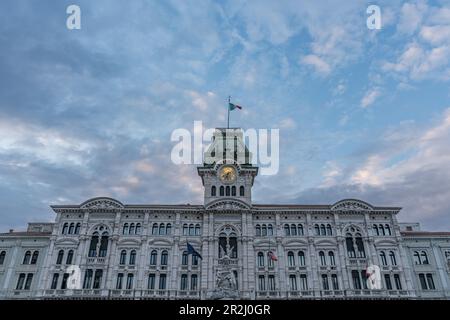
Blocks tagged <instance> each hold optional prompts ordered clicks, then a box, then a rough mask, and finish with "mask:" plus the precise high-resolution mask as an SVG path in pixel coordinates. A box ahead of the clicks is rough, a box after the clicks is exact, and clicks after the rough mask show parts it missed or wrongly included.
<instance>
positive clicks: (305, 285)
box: [300, 274, 308, 291]
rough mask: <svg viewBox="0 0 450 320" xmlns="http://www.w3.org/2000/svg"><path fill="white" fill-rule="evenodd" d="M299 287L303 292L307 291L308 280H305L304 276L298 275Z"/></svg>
mask: <svg viewBox="0 0 450 320" xmlns="http://www.w3.org/2000/svg"><path fill="white" fill-rule="evenodd" d="M300 285H301V289H302V290H303V291H306V290H308V278H307V276H306V274H301V275H300Z"/></svg>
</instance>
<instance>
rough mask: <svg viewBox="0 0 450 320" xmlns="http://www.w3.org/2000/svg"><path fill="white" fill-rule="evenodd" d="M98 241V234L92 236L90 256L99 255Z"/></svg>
mask: <svg viewBox="0 0 450 320" xmlns="http://www.w3.org/2000/svg"><path fill="white" fill-rule="evenodd" d="M97 243H98V234H97V233H96V234H94V235H93V236H92V238H91V244H90V245H89V257H95V256H97Z"/></svg>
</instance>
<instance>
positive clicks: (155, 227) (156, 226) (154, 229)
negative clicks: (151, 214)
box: [152, 223, 158, 234]
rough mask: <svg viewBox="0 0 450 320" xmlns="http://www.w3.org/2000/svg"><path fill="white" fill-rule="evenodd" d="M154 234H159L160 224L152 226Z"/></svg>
mask: <svg viewBox="0 0 450 320" xmlns="http://www.w3.org/2000/svg"><path fill="white" fill-rule="evenodd" d="M152 234H158V224H157V223H154V224H153V226H152Z"/></svg>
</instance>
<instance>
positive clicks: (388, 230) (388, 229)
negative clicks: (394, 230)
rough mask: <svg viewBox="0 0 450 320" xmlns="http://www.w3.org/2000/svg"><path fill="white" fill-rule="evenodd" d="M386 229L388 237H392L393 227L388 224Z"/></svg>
mask: <svg viewBox="0 0 450 320" xmlns="http://www.w3.org/2000/svg"><path fill="white" fill-rule="evenodd" d="M384 228H385V229H386V235H388V236H390V235H391V227H389V225H388V224H386V225H385V226H384Z"/></svg>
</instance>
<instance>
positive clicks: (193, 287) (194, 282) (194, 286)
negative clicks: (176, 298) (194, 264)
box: [191, 274, 198, 291]
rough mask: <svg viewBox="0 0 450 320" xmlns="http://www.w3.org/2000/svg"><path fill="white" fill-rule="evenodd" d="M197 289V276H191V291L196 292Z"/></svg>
mask: <svg viewBox="0 0 450 320" xmlns="http://www.w3.org/2000/svg"><path fill="white" fill-rule="evenodd" d="M197 287H198V276H197V275H196V274H193V275H192V276H191V291H195V290H197Z"/></svg>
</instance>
